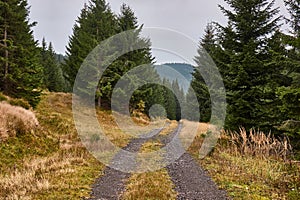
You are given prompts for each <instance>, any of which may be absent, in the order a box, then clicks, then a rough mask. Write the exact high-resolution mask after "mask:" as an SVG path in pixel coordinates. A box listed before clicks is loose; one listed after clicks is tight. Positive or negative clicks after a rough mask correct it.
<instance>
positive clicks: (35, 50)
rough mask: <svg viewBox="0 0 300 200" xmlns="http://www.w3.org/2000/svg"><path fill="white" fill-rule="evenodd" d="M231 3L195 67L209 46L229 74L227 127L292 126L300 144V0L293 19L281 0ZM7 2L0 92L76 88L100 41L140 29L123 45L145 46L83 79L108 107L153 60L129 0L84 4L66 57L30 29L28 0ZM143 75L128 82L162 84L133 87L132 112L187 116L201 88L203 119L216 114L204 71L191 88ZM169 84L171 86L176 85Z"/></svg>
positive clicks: (18, 94)
mask: <svg viewBox="0 0 300 200" xmlns="http://www.w3.org/2000/svg"><path fill="white" fill-rule="evenodd" d="M225 2H226V3H227V7H228V8H227V7H224V6H219V8H220V9H221V11H222V12H223V13H224V16H225V17H226V18H227V20H228V24H227V25H225V26H223V25H221V24H219V23H217V22H212V23H210V24H208V26H207V28H206V30H205V35H204V36H203V38H202V39H201V41H200V45H199V50H198V54H199V55H197V56H196V57H195V62H196V63H197V65H198V66H196V68H201V67H203V63H204V62H203V60H202V59H203V52H204V51H203V50H206V52H208V53H209V55H210V56H211V57H212V58H213V60H214V61H215V64H216V66H217V68H218V69H219V71H220V73H221V75H222V79H223V81H224V84H225V88H226V93H227V96H226V98H227V103H228V107H227V117H226V121H225V128H226V129H231V130H237V129H238V128H239V127H245V128H246V129H248V130H249V129H251V128H257V129H260V130H263V131H266V132H268V131H270V130H271V131H272V132H274V133H277V134H282V133H288V134H289V135H290V136H291V138H292V139H293V141H295V143H297V141H299V138H300V128H299V127H300V125H299V123H300V122H299V121H300V103H299V99H300V89H299V88H300V81H299V80H300V76H299V73H300V70H299V66H300V39H299V36H300V15H299V10H300V9H299V6H300V1H299V0H289V1H288V0H286V1H285V5H286V7H287V9H288V11H289V13H290V16H289V17H288V18H287V19H285V18H283V17H282V16H279V8H275V7H274V1H271V2H270V1H268V0H225ZM0 7H1V9H0V37H1V38H0V47H1V48H0V66H1V69H0V91H1V92H3V93H5V94H7V95H10V96H12V97H15V98H24V99H26V100H27V101H29V102H30V104H31V105H32V106H36V105H37V103H38V102H39V98H40V95H41V92H42V91H43V90H49V91H65V92H71V91H72V89H73V85H74V82H75V79H76V77H77V73H78V70H79V68H80V67H81V65H82V63H83V61H84V60H85V58H86V57H87V56H88V54H89V53H90V52H91V51H92V50H93V49H94V48H95V47H96V46H97V45H98V44H99V43H101V42H102V41H104V40H106V39H108V38H110V37H111V36H114V35H116V34H118V33H121V32H124V31H129V30H133V32H134V33H135V34H134V36H132V38H130V40H126V38H124V41H123V43H125V44H124V46H126V47H127V48H128V47H130V44H131V42H132V41H135V42H137V43H140V44H142V45H143V46H144V47H145V48H143V49H140V50H135V51H132V52H129V53H127V54H124V55H122V56H121V57H119V58H118V59H117V60H115V61H114V62H113V63H112V64H111V65H110V66H109V67H108V68H107V69H106V71H105V72H104V74H103V76H102V78H101V80H100V81H99V82H97V83H93V84H94V85H93V84H92V85H91V83H89V82H84V79H82V80H81V81H82V83H84V84H83V85H82V87H81V88H78V89H79V90H80V92H81V93H82V94H85V93H88V91H87V88H88V87H91V86H95V87H97V92H96V97H95V103H96V104H97V105H98V106H99V107H102V108H111V100H112V95H113V91H114V89H115V86H116V84H117V83H118V81H119V80H120V78H121V77H123V76H124V75H125V74H126V73H127V72H129V71H131V70H132V69H134V68H136V67H137V66H140V65H143V64H149V63H153V61H154V58H153V57H152V55H151V51H150V49H151V42H150V40H149V39H145V38H142V37H141V34H140V33H141V31H142V28H143V26H142V25H139V24H138V21H137V18H136V16H135V14H134V12H133V10H132V9H131V8H130V7H129V6H127V5H125V4H124V5H122V6H121V10H120V13H118V14H116V13H113V12H112V10H111V9H110V6H109V5H108V4H107V3H106V2H105V0H90V1H89V3H88V4H85V6H84V8H83V9H82V11H81V14H80V16H79V17H78V19H77V20H76V23H75V25H74V28H73V34H72V36H71V37H70V40H69V44H68V45H67V52H66V53H67V55H66V58H63V59H62V58H61V56H58V55H56V54H55V52H54V49H53V46H52V44H51V43H49V44H46V42H45V40H44V41H42V47H38V43H37V41H35V40H34V38H33V33H32V30H31V28H32V27H33V26H35V24H36V23H30V22H29V18H28V15H29V7H28V4H27V1H26V0H9V1H8V0H0ZM282 22H287V23H288V24H289V25H290V33H283V32H282V31H281V23H282ZM140 77H144V78H137V79H135V80H133V79H130V80H128V81H129V85H130V86H132V87H134V86H135V85H138V84H143V83H147V80H152V81H156V82H157V83H158V84H156V85H152V84H146V85H145V86H143V87H141V88H139V89H138V90H136V91H135V92H134V94H133V96H132V97H131V98H130V111H131V112H132V111H133V110H135V109H138V110H141V111H143V112H145V113H148V114H149V112H150V108H151V107H152V106H153V105H155V104H159V105H162V106H163V107H164V108H165V110H166V115H167V116H168V117H169V118H170V119H180V118H181V112H180V111H181V110H182V109H186V110H189V108H193V104H194V103H196V102H193V101H194V99H193V98H192V97H193V95H192V91H193V90H194V91H196V95H197V99H198V102H199V105H200V108H199V111H200V118H201V121H209V120H210V117H211V103H212V102H210V101H211V100H210V95H212V94H210V93H209V92H208V89H207V86H206V83H205V81H204V79H203V77H202V76H201V74H200V73H199V72H198V70H195V71H194V73H193V80H192V83H191V88H190V89H189V91H188V93H187V94H184V92H183V91H182V88H181V87H182V86H180V85H179V83H178V81H174V82H173V83H171V82H170V81H168V80H166V79H165V80H161V79H160V77H159V75H158V74H157V73H156V72H155V70H154V69H153V70H152V69H150V68H149V69H148V71H147V70H146V71H142V72H141V74H140ZM79 79H80V77H79ZM212 82H213V81H212ZM160 83H161V84H160ZM212 84H213V83H212ZM162 85H167V86H168V87H170V88H172V89H173V92H172V91H171V90H170V89H168V88H167V87H165V86H162ZM192 89H193V90H192ZM174 92H175V93H176V94H177V97H175V95H174ZM126 95H127V94H126V92H125V91H124V90H122V89H119V90H117V96H119V98H122V97H124V98H125V97H126ZM119 107H120V108H122V107H123V105H119ZM190 118H191V119H194V118H197V116H196V117H195V116H190ZM298 146H300V145H299V144H298Z"/></svg>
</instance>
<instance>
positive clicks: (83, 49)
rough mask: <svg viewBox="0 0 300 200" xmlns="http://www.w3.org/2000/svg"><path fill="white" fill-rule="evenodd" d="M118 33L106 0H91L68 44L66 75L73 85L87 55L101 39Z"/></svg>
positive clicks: (76, 24)
mask: <svg viewBox="0 0 300 200" xmlns="http://www.w3.org/2000/svg"><path fill="white" fill-rule="evenodd" d="M115 33H116V19H115V16H114V14H113V13H112V11H111V9H110V7H109V5H108V4H107V3H106V2H105V0H90V1H89V5H87V4H85V6H84V8H83V9H82V11H81V14H80V17H78V19H77V21H76V23H75V25H74V28H73V35H72V36H71V37H70V40H69V44H68V46H67V52H66V54H67V59H66V63H65V64H64V65H63V69H64V75H65V77H66V79H67V80H68V81H69V82H70V85H71V87H73V85H74V81H75V78H76V75H77V73H78V70H79V68H80V66H81V64H82V63H83V61H84V59H85V58H86V57H87V55H88V54H89V53H90V52H91V51H92V50H93V49H94V48H95V47H96V46H97V45H98V44H100V42H101V41H103V40H105V39H107V38H109V37H110V36H112V35H114V34H115Z"/></svg>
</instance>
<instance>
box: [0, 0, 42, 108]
mask: <svg viewBox="0 0 300 200" xmlns="http://www.w3.org/2000/svg"><path fill="white" fill-rule="evenodd" d="M0 7H1V10H0V37H1V38H0V41H1V43H0V46H1V48H0V62H1V66H3V67H2V68H1V72H0V90H2V91H3V92H4V93H5V94H7V95H10V96H12V97H15V98H24V99H26V100H28V101H29V102H30V104H31V105H32V106H36V104H37V103H38V102H39V96H40V89H41V88H40V87H41V84H42V75H43V73H42V67H41V66H40V64H39V63H40V62H39V50H38V48H37V42H36V41H35V40H34V38H33V32H32V30H31V28H32V27H33V26H34V25H35V23H30V22H29V18H28V16H29V7H28V4H27V1H26V0H1V1H0Z"/></svg>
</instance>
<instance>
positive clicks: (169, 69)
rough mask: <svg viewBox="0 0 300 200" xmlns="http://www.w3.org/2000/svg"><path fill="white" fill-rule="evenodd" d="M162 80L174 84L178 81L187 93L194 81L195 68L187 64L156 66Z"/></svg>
mask: <svg viewBox="0 0 300 200" xmlns="http://www.w3.org/2000/svg"><path fill="white" fill-rule="evenodd" d="M154 67H155V69H156V71H157V73H158V74H159V76H160V77H161V79H164V78H165V79H168V80H169V81H171V82H173V81H175V80H176V79H177V80H178V82H179V85H180V86H181V87H182V89H183V90H184V92H185V93H186V92H187V91H188V89H189V87H190V83H191V81H192V78H193V76H192V73H193V71H194V66H192V65H190V64H186V63H166V64H161V65H155V66H154Z"/></svg>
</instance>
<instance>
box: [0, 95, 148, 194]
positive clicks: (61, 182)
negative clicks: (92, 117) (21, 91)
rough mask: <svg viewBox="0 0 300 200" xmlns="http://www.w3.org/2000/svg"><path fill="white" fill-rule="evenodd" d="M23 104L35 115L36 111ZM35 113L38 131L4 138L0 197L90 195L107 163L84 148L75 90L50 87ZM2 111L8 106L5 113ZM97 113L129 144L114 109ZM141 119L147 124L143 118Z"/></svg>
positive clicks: (116, 138)
mask: <svg viewBox="0 0 300 200" xmlns="http://www.w3.org/2000/svg"><path fill="white" fill-rule="evenodd" d="M2 103H3V102H2ZM2 103H1V104H2ZM5 106H7V105H5ZM14 108H15V107H14ZM19 109H20V110H22V112H24V113H25V114H27V113H31V114H29V115H28V116H34V113H33V112H32V111H28V110H27V111H26V110H23V109H21V108H17V110H19ZM35 114H36V117H37V119H38V121H39V128H38V129H37V130H36V132H37V133H35V135H33V134H31V133H28V132H27V131H26V133H24V135H22V137H20V138H17V137H16V138H13V137H12V138H9V139H8V140H7V141H6V142H5V143H0V150H1V154H0V159H1V162H0V199H82V198H83V197H89V193H90V191H91V188H90V187H91V185H92V184H93V182H94V180H95V178H96V177H98V176H99V175H100V174H101V173H102V171H103V169H104V166H103V165H102V164H101V163H100V162H98V161H97V160H96V159H95V158H93V157H92V156H91V155H90V154H89V153H88V152H87V150H85V148H84V147H83V145H82V143H81V140H80V138H79V137H78V134H77V130H76V127H75V124H74V121H73V114H72V95H71V94H64V93H45V94H44V97H43V99H42V101H41V103H40V104H39V105H38V107H37V110H36V112H35ZM17 115H18V116H22V115H20V114H19V113H18V114H17ZM3 116H6V111H5V115H1V116H0V118H1V117H3ZM97 116H98V120H99V122H100V123H101V125H102V126H104V127H105V128H106V130H107V131H106V132H105V134H106V135H107V137H108V138H109V139H110V140H112V142H113V143H115V144H116V145H117V146H120V147H123V146H125V145H127V143H128V141H129V140H130V138H131V136H128V135H126V134H124V133H123V132H122V131H121V130H120V129H118V126H117V124H116V123H114V119H113V117H112V115H111V113H110V112H107V111H103V110H97ZM34 119H36V118H34ZM29 121H31V122H36V121H35V120H32V119H31V120H29ZM136 123H140V124H141V125H142V124H144V120H142V121H138V120H137V122H136ZM29 124H30V123H26V124H25V125H26V126H27V125H29ZM34 124H35V123H34Z"/></svg>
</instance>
